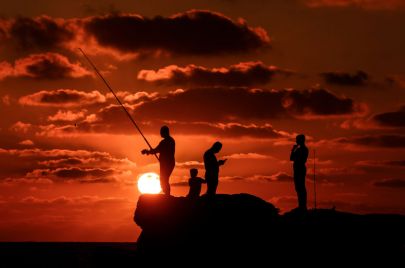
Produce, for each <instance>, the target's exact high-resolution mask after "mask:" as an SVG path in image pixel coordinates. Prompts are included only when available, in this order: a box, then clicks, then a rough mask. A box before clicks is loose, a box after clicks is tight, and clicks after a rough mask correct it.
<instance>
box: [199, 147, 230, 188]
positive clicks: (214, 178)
mask: <svg viewBox="0 0 405 268" xmlns="http://www.w3.org/2000/svg"><path fill="white" fill-rule="evenodd" d="M221 149H222V143H220V142H219V141H217V142H215V143H214V145H212V147H211V148H210V149H208V150H207V151H206V152H205V153H204V167H205V180H206V181H207V195H215V193H216V191H217V187H218V177H219V166H222V165H223V164H225V162H226V159H225V160H219V161H218V160H217V157H216V156H215V154H217V153H219V151H221Z"/></svg>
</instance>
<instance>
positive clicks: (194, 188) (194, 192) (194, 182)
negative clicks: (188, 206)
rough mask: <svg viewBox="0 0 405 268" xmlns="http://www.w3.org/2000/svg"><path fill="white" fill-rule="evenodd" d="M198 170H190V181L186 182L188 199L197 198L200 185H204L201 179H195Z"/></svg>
mask: <svg viewBox="0 0 405 268" xmlns="http://www.w3.org/2000/svg"><path fill="white" fill-rule="evenodd" d="M197 174H198V170H197V169H195V168H192V169H190V176H191V177H190V179H189V180H188V185H189V186H190V190H189V192H188V195H187V197H188V198H197V197H199V196H200V193H201V185H202V184H203V183H205V180H204V179H203V178H200V177H197Z"/></svg>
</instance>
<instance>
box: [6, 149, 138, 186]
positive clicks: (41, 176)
mask: <svg viewBox="0 0 405 268" xmlns="http://www.w3.org/2000/svg"><path fill="white" fill-rule="evenodd" d="M135 168H136V164H135V163H134V162H132V161H130V160H129V159H127V158H117V157H114V156H112V155H111V154H109V153H106V152H98V151H87V150H65V149H53V150H43V149H38V148H32V149H1V148H0V169H1V170H2V176H1V177H0V179H1V180H2V181H4V180H8V181H7V183H9V184H13V183H14V184H15V183H33V182H36V181H39V180H41V181H44V180H45V181H51V182H52V181H55V182H57V181H63V180H73V181H78V182H90V181H91V182H96V181H97V182H101V181H102V180H104V181H105V180H108V181H110V182H111V181H117V180H118V179H122V178H124V179H125V178H126V177H127V176H130V175H131V174H132V171H134V170H135Z"/></svg>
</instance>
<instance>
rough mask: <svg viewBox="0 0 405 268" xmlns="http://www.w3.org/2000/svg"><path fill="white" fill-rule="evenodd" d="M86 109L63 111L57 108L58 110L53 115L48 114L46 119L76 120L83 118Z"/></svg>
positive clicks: (52, 120)
mask: <svg viewBox="0 0 405 268" xmlns="http://www.w3.org/2000/svg"><path fill="white" fill-rule="evenodd" d="M86 112H87V110H81V111H79V112H73V111H69V110H67V111H63V110H58V112H57V113H56V114H54V115H50V116H48V121H50V122H55V121H56V122H58V121H65V122H73V121H77V120H80V119H83V118H84V117H85V114H86Z"/></svg>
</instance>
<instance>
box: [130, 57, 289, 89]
mask: <svg viewBox="0 0 405 268" xmlns="http://www.w3.org/2000/svg"><path fill="white" fill-rule="evenodd" d="M290 73H291V72H288V71H284V70H281V69H279V68H277V67H275V66H267V65H265V64H263V63H262V62H260V61H259V62H241V63H239V64H235V65H231V66H229V67H227V68H226V67H221V68H206V67H203V66H197V65H194V64H190V65H187V66H185V67H180V66H177V65H169V66H166V67H164V68H162V69H159V70H157V71H154V70H141V71H140V72H139V73H138V79H139V80H143V81H146V82H153V83H155V84H158V85H161V84H162V85H187V86H255V85H264V84H267V83H269V82H270V81H271V80H272V79H273V77H274V76H275V75H277V74H284V75H288V74H290Z"/></svg>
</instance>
